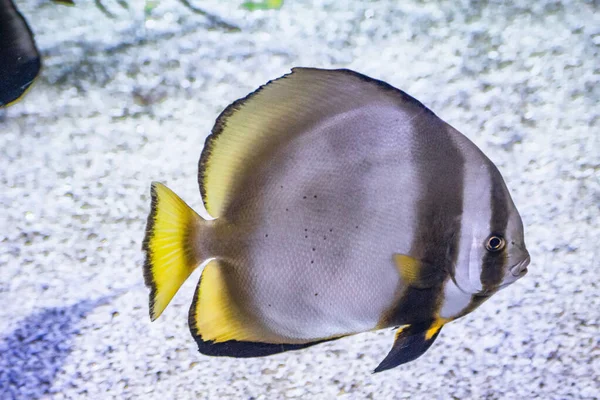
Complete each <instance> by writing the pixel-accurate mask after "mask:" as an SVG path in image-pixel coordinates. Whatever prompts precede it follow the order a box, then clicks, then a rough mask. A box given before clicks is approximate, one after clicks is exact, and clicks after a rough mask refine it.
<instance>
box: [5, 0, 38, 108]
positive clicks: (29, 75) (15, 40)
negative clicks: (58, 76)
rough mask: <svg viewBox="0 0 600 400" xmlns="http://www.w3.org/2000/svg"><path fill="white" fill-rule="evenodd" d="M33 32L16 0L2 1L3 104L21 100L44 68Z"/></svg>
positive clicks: (6, 104)
mask: <svg viewBox="0 0 600 400" xmlns="http://www.w3.org/2000/svg"><path fill="white" fill-rule="evenodd" d="M41 65H42V63H41V58H40V55H39V53H38V51H37V48H36V46H35V41H34V39H33V33H32V32H31V29H30V28H29V26H28V25H27V22H26V21H25V18H24V17H23V16H22V15H21V13H19V11H18V10H17V8H16V6H15V5H14V3H13V2H12V0H0V107H4V106H8V105H10V104H11V103H14V102H16V101H18V100H19V99H20V98H21V97H22V96H23V95H24V94H25V92H26V91H27V89H28V88H29V87H30V86H31V84H32V83H33V81H34V80H35V78H36V77H37V76H38V74H39V72H40V69H41Z"/></svg>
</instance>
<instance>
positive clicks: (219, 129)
mask: <svg viewBox="0 0 600 400" xmlns="http://www.w3.org/2000/svg"><path fill="white" fill-rule="evenodd" d="M300 70H312V71H327V72H332V71H333V72H339V73H343V74H347V75H351V76H353V77H356V78H358V79H360V80H361V81H363V82H367V83H371V84H375V85H377V86H379V87H380V88H381V89H384V90H385V91H391V92H394V93H396V94H398V95H400V98H401V99H402V101H404V102H407V103H411V104H413V105H415V106H417V107H418V108H421V109H423V111H426V112H428V113H430V114H432V115H435V114H434V113H433V111H431V110H430V109H429V108H427V107H426V106H425V105H423V103H421V102H420V101H419V100H417V99H415V98H414V97H412V96H411V95H409V94H407V93H405V92H403V91H402V90H400V89H398V88H395V87H394V86H392V85H390V84H389V83H386V82H384V81H381V80H378V79H374V78H371V77H369V76H367V75H363V74H361V73H358V72H355V71H352V70H349V69H346V68H340V69H320V68H308V67H294V68H292V72H290V73H287V74H285V75H282V76H280V77H279V78H275V79H271V80H270V81H268V82H267V83H265V84H264V85H261V86H259V87H258V89H256V90H255V91H253V92H251V93H249V94H248V95H246V96H245V97H242V98H240V99H238V100H236V101H234V102H233V103H231V104H230V105H228V106H227V107H226V108H225V110H223V111H222V112H221V114H219V116H218V117H217V119H216V121H215V125H214V126H213V128H212V130H211V133H210V135H208V136H207V138H206V140H205V142H204V148H203V149H202V154H200V160H199V162H198V185H199V186H200V195H201V196H202V202H203V203H204V207H205V208H206V209H207V210H208V204H207V193H206V186H205V184H204V180H205V171H206V164H207V163H208V160H209V158H210V156H211V154H212V149H213V146H214V142H215V140H216V139H217V138H218V137H219V135H220V134H221V133H223V130H224V129H225V126H226V124H227V119H228V118H229V117H230V116H231V115H232V114H233V113H234V112H236V111H237V110H239V109H240V108H241V107H243V105H244V103H246V102H247V101H249V100H251V99H252V97H254V96H256V95H257V94H258V93H260V92H261V91H262V90H264V89H265V87H267V86H268V85H270V84H271V83H273V82H276V81H278V80H280V79H285V78H288V77H289V76H291V75H293V74H294V72H296V71H300ZM213 217H215V216H214V215H213Z"/></svg>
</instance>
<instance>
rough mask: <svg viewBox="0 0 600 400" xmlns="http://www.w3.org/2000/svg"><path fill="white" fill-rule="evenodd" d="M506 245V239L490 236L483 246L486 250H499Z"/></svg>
mask: <svg viewBox="0 0 600 400" xmlns="http://www.w3.org/2000/svg"><path fill="white" fill-rule="evenodd" d="M504 246H506V240H504V238H503V237H501V236H495V235H494V236H490V237H489V238H488V240H487V242H486V243H485V248H486V249H488V251H494V252H495V251H500V250H502V249H503V248H504Z"/></svg>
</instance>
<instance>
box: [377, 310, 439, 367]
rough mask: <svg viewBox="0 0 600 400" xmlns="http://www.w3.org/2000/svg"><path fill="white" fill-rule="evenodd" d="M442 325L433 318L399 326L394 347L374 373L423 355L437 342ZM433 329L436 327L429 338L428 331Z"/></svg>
mask: <svg viewBox="0 0 600 400" xmlns="http://www.w3.org/2000/svg"><path fill="white" fill-rule="evenodd" d="M442 327H443V324H438V321H436V320H433V321H427V322H422V323H419V324H413V325H409V326H406V327H403V328H399V330H398V332H397V333H396V338H395V340H394V345H393V346H392V349H391V350H390V352H389V353H388V355H387V356H386V357H385V358H384V359H383V361H381V363H379V365H378V366H377V368H375V370H374V371H373V373H378V372H382V371H386V370H388V369H392V368H395V367H397V366H399V365H402V364H405V363H407V362H410V361H414V360H416V359H417V358H419V357H421V356H422V355H423V354H424V353H425V352H426V351H427V350H428V349H429V348H430V347H431V345H432V344H433V342H435V339H436V338H437V337H438V335H439V333H440V331H441V330H442ZM431 329H434V333H433V335H432V336H431V337H430V338H429V339H427V332H429V330H431Z"/></svg>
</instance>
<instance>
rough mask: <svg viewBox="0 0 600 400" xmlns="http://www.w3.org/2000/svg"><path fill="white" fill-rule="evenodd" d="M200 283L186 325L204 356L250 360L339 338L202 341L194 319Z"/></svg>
mask: <svg viewBox="0 0 600 400" xmlns="http://www.w3.org/2000/svg"><path fill="white" fill-rule="evenodd" d="M201 282H202V276H200V280H199V281H198V285H197V286H196V290H195V292H194V300H193V301H192V305H191V306H190V311H189V314H188V324H189V327H190V332H191V333H192V337H193V338H194V340H195V341H196V343H197V344H198V351H199V352H200V353H202V354H204V355H206V356H213V357H235V358H250V357H265V356H270V355H273V354H278V353H283V352H286V351H291V350H300V349H305V348H307V347H310V346H314V345H316V344H319V343H324V342H329V341H331V340H336V339H339V338H331V339H323V340H318V341H315V342H310V343H302V344H274V343H262V342H247V341H238V340H228V341H226V342H220V343H215V342H213V341H210V340H208V341H205V340H202V335H201V334H200V332H199V331H198V327H197V326H196V319H195V318H194V315H195V312H196V306H197V301H198V298H199V295H200V293H199V292H200V283H201Z"/></svg>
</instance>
